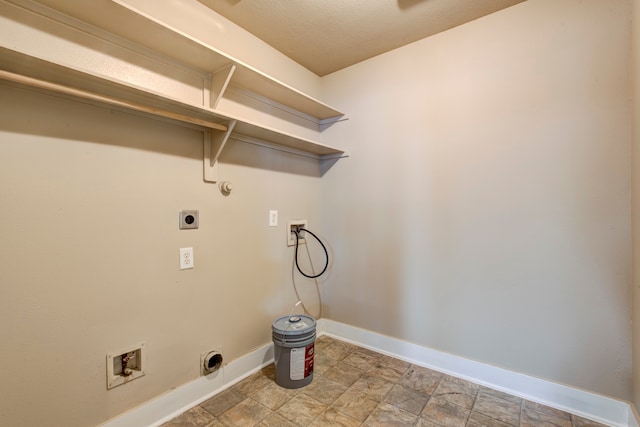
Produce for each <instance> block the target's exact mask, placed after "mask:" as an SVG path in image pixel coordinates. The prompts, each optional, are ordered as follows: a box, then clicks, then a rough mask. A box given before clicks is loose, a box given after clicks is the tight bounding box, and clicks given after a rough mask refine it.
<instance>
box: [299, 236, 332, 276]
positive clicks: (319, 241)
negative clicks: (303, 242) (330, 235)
mask: <svg viewBox="0 0 640 427" xmlns="http://www.w3.org/2000/svg"><path fill="white" fill-rule="evenodd" d="M301 230H302V231H306V232H307V233H309V234H311V235H312V236H313V237H314V238H315V239H316V240H317V241H318V243H320V246H322V249H323V250H324V256H325V258H326V260H327V262H326V263H325V264H324V268H323V269H322V271H321V272H320V273H319V274H316V275H315V276H313V275H309V274H306V273H305V272H304V271H302V270H301V269H300V266H299V265H298V241H299V239H300V236H299V235H298V232H299V231H301ZM293 232H294V233H296V254H295V259H296V268H297V269H298V271H299V272H300V274H302V275H303V276H304V277H308V278H309V279H315V278H317V277H320V276H322V275H323V274H324V272H325V271H327V267H329V252H327V248H326V247H325V246H324V243H322V240H320V239H319V238H318V236H316V235H315V234H313V233H312V232H310V231H309V230H307V229H305V228H302V227H300V228H297V229H296V228H294V230H293Z"/></svg>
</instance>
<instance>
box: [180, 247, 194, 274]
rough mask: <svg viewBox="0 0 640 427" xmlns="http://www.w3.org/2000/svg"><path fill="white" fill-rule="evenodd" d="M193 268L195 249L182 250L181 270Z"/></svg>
mask: <svg viewBox="0 0 640 427" xmlns="http://www.w3.org/2000/svg"><path fill="white" fill-rule="evenodd" d="M188 268H193V248H180V270H186V269H188Z"/></svg>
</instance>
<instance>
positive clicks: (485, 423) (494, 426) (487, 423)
mask: <svg viewBox="0 0 640 427" xmlns="http://www.w3.org/2000/svg"><path fill="white" fill-rule="evenodd" d="M467 427H510V426H509V424H505V423H503V422H502V421H498V420H496V419H493V418H491V417H487V416H486V415H483V414H481V413H479V412H475V411H471V415H469V421H467Z"/></svg>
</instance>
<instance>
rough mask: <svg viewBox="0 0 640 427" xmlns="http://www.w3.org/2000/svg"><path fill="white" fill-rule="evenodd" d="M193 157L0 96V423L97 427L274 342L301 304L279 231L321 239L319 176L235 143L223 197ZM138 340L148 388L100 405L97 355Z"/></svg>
mask: <svg viewBox="0 0 640 427" xmlns="http://www.w3.org/2000/svg"><path fill="white" fill-rule="evenodd" d="M202 150H203V149H202V135H201V133H200V132H198V131H195V130H191V129H185V128H182V127H178V126H175V125H171V124H167V123H163V122H158V121H155V120H151V119H146V118H141V117H138V116H132V115H127V114H124V113H120V112H114V111H110V110H107V109H102V108H97V107H93V106H89V105H86V104H81V103H78V102H72V101H67V100H62V99H59V98H54V97H51V96H46V95H40V94H35V93H32V92H28V91H25V90H21V89H16V88H12V87H9V86H5V85H0V182H2V185H1V186H0V200H1V201H2V213H1V215H0V217H1V218H2V220H1V221H0V241H1V242H2V244H0V284H1V287H0V289H1V290H2V292H1V295H2V297H1V298H0V337H2V345H1V346H0V360H2V363H1V364H0V377H1V378H2V382H3V384H4V386H3V387H0V393H1V395H0V425H3V426H9V425H10V426H16V427H17V426H35V425H43V426H44V425H65V426H91V425H97V424H98V423H100V422H103V421H105V420H107V419H108V418H111V417H113V416H115V415H117V414H119V413H122V412H124V411H125V410H126V409H128V408H131V407H134V406H136V405H138V404H140V403H143V402H145V401H147V400H149V399H152V398H154V397H157V396H159V395H161V394H162V393H165V392H167V391H169V390H170V389H171V388H173V387H176V386H179V385H182V384H184V383H186V382H188V381H191V380H193V379H196V378H197V377H198V376H199V370H198V366H199V357H200V354H201V353H202V352H203V351H206V350H210V349H213V348H215V346H217V345H222V346H223V349H224V351H223V354H224V357H225V359H226V360H227V361H232V360H233V359H235V358H237V357H238V356H240V355H243V354H246V353H248V352H250V351H251V350H252V349H254V348H255V347H257V346H261V345H264V344H267V343H269V342H270V341H271V330H270V329H271V322H272V321H273V319H275V318H276V317H277V316H280V315H283V314H287V313H288V312H289V311H290V309H291V307H292V305H293V303H294V302H295V301H296V298H295V294H294V291H293V288H292V286H291V265H292V264H291V260H292V256H293V255H292V251H291V248H287V247H286V245H285V232H284V227H283V225H282V224H283V222H284V221H286V220H287V219H299V218H307V219H309V224H310V226H311V225H313V226H315V227H316V228H319V227H320V225H321V224H320V219H319V215H318V213H319V212H320V200H321V183H320V171H319V165H318V162H317V161H314V160H309V159H304V158H301V157H295V156H292V155H288V154H284V153H281V152H275V151H272V150H269V149H266V148H258V147H255V146H250V145H247V144H244V143H240V142H234V141H231V142H230V143H229V147H228V148H227V149H226V151H225V152H224V154H223V156H224V157H223V163H222V166H221V175H220V176H221V178H222V179H225V180H229V181H231V182H232V183H233V185H234V190H233V192H232V194H231V195H230V196H229V197H224V196H222V195H221V194H220V192H219V191H218V190H217V187H216V186H215V184H208V183H204V182H203V178H202ZM179 209H199V210H200V229H198V230H189V231H180V230H178V210H179ZM269 209H278V210H279V213H280V226H279V227H275V228H270V227H268V226H267V225H268V222H267V220H268V212H269ZM187 246H192V247H193V248H194V251H195V269H193V270H185V271H180V270H179V269H178V249H179V248H181V247H187ZM306 285H308V284H303V283H301V287H302V290H303V295H305V294H306V298H307V299H306V301H305V302H307V303H308V304H309V306H310V309H311V310H315V309H317V298H316V297H315V296H314V293H313V292H311V290H312V289H309V288H308V287H307V288H305V286H306ZM305 289H306V291H305ZM140 341H145V342H146V345H147V350H148V374H147V375H146V376H144V377H142V378H140V379H137V380H135V381H133V382H131V383H129V384H127V385H124V386H121V387H118V388H115V389H113V390H110V391H107V389H106V380H105V376H106V375H105V357H106V354H107V353H108V352H110V351H116V350H119V349H121V348H123V347H127V346H130V345H133V344H136V343H138V342H140ZM7 385H10V386H7Z"/></svg>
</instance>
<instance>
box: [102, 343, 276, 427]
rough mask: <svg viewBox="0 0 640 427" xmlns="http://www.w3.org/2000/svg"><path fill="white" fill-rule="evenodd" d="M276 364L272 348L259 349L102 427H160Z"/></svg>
mask: <svg viewBox="0 0 640 427" xmlns="http://www.w3.org/2000/svg"><path fill="white" fill-rule="evenodd" d="M272 362H273V344H267V345H264V346H262V347H259V348H257V349H255V350H254V351H252V352H251V353H248V354H246V355H244V356H242V357H240V358H239V359H236V360H234V361H233V362H231V363H229V364H226V365H223V366H222V367H221V368H220V369H219V370H218V371H216V372H214V373H212V374H209V375H207V376H204V377H200V378H198V379H197V380H194V381H191V382H189V383H187V384H185V385H183V386H180V387H178V388H176V389H174V390H171V391H170V392H168V393H166V394H163V395H162V396H159V397H157V398H155V399H153V400H151V401H149V402H147V403H145V404H143V405H142V406H139V407H137V408H134V409H132V410H131V411H128V412H125V413H124V414H122V415H120V416H118V417H116V418H112V419H111V420H109V421H107V422H106V423H104V424H102V427H140V426H149V427H157V426H160V425H162V424H163V423H165V422H167V421H169V420H170V419H172V418H174V417H176V416H178V415H180V414H181V413H183V412H184V411H186V410H188V409H191V408H193V407H194V406H196V405H198V404H200V403H202V402H204V401H205V400H207V399H209V398H211V397H212V396H214V395H216V394H218V393H220V392H221V391H223V390H225V389H227V388H229V387H231V386H232V385H234V384H236V383H237V382H239V381H241V380H243V379H244V378H246V377H248V376H249V375H251V374H253V373H254V372H257V371H258V370H260V369H261V368H263V367H264V366H266V365H269V364H270V363H272Z"/></svg>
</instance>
